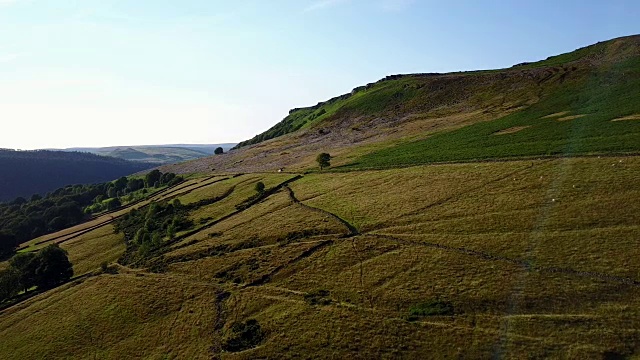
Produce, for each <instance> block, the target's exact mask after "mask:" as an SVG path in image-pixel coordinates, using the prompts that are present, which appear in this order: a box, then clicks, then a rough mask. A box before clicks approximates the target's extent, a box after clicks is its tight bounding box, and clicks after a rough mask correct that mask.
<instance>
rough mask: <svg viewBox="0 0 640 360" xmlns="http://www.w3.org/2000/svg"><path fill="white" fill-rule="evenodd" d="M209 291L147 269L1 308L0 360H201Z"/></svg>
mask: <svg viewBox="0 0 640 360" xmlns="http://www.w3.org/2000/svg"><path fill="white" fill-rule="evenodd" d="M160 290H161V291H160ZM214 292H215V288H214V287H213V286H212V285H209V284H206V283H202V282H199V283H198V282H185V281H182V280H181V279H178V278H171V277H167V276H152V275H149V274H147V275H145V276H142V277H139V276H135V275H133V274H122V275H102V276H99V277H94V278H90V279H88V280H86V281H84V282H83V283H81V284H78V285H76V284H70V285H66V286H64V287H61V288H58V289H56V290H53V291H50V292H48V293H45V294H42V295H39V296H37V297H36V298H34V299H31V300H29V301H27V302H26V303H23V304H21V305H19V306H14V307H13V308H10V309H8V310H5V311H4V312H3V313H2V316H0V338H2V342H0V358H3V359H34V358H48V359H64V358H98V359H125V358H128V359H130V358H152V359H162V358H181V359H187V358H188V359H208V358H210V355H209V354H210V352H209V349H210V348H211V347H212V345H213V344H214V343H215V341H216V335H215V331H214V323H215V317H216V307H215V304H214V303H212V302H211V296H212V294H213V293H214Z"/></svg>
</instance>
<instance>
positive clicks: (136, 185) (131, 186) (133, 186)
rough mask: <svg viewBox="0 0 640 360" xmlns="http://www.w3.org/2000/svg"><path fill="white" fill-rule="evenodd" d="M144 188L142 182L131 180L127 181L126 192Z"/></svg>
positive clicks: (140, 180)
mask: <svg viewBox="0 0 640 360" xmlns="http://www.w3.org/2000/svg"><path fill="white" fill-rule="evenodd" d="M143 187H144V180H142V179H136V178H131V179H129V180H128V181H127V190H129V192H134V191H138V190H140V189H142V188H143Z"/></svg>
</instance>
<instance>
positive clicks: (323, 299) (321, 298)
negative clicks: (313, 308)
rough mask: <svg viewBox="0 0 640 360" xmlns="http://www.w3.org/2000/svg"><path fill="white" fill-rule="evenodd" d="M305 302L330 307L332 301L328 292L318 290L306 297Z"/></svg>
mask: <svg viewBox="0 0 640 360" xmlns="http://www.w3.org/2000/svg"><path fill="white" fill-rule="evenodd" d="M304 300H305V301H306V302H308V303H309V304H311V305H329V304H331V299H330V298H329V291H328V290H322V289H321V290H316V291H312V292H310V293H308V294H305V295H304Z"/></svg>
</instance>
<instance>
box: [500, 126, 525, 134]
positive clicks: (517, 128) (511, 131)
mask: <svg viewBox="0 0 640 360" xmlns="http://www.w3.org/2000/svg"><path fill="white" fill-rule="evenodd" d="M530 127H531V126H528V125H527V126H514V127H510V128H508V129H504V130H500V131H497V132H494V133H493V134H492V135H507V134H514V133H517V132H518V131H522V130H524V129H527V128H530Z"/></svg>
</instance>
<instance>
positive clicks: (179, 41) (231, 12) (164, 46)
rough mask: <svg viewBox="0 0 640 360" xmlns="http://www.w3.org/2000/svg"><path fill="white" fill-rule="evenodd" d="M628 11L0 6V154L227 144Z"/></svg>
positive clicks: (389, 3)
mask: <svg viewBox="0 0 640 360" xmlns="http://www.w3.org/2000/svg"><path fill="white" fill-rule="evenodd" d="M549 9H552V10H553V11H549ZM638 16H640V4H638V3H637V2H634V1H610V2H606V3H594V4H589V6H586V5H585V3H584V2H583V1H577V0H571V1H564V2H562V3H557V2H552V1H541V2H536V3H533V4H521V3H508V4H505V3H504V2H499V1H486V2H484V3H483V4H478V3H477V2H472V1H457V2H449V3H447V4H438V3H433V2H430V1H412V0H374V1H364V0H315V1H314V0H308V1H293V0H283V1H277V2H269V3H266V2H261V1H256V0H245V1H234V2H222V1H205V0H187V1H181V2H165V3H158V2H153V1H150V0H140V1H135V2H134V1H123V0H108V1H105V0H100V1H98V0H86V1H83V2H77V1H71V0H56V1H54V0H0V40H2V44H3V45H1V46H0V108H2V109H3V110H4V112H3V123H4V124H5V128H4V129H3V131H2V132H0V147H3V148H14V149H43V148H58V149H63V148H71V147H105V146H133V145H128V144H148V145H153V144H217V143H237V142H240V141H242V140H246V139H249V138H251V137H253V136H254V135H256V134H258V133H260V132H262V131H264V130H266V129H268V128H270V127H271V126H273V125H274V124H275V123H277V122H278V121H280V120H281V119H282V118H284V117H285V116H286V115H287V113H288V111H289V109H291V108H295V107H303V106H311V105H315V104H316V103H318V102H320V101H324V100H327V99H329V98H331V97H334V96H337V95H340V94H343V93H347V92H349V91H351V89H353V88H354V87H357V86H361V85H364V84H366V83H369V82H373V81H376V80H379V79H381V78H383V77H385V76H387V75H391V74H398V73H416V72H452V71H465V70H478V69H495V68H506V67H510V66H512V65H514V64H517V63H521V62H526V61H536V60H542V59H545V58H547V57H548V56H552V55H557V54H560V53H565V52H569V51H573V50H575V49H577V48H580V47H584V46H587V45H591V44H593V43H596V42H598V41H605V40H609V39H611V38H615V37H619V36H626V35H633V34H636V33H638V32H639V31H638V27H637V18H638ZM329 25H330V26H329ZM118 144H127V145H118Z"/></svg>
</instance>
